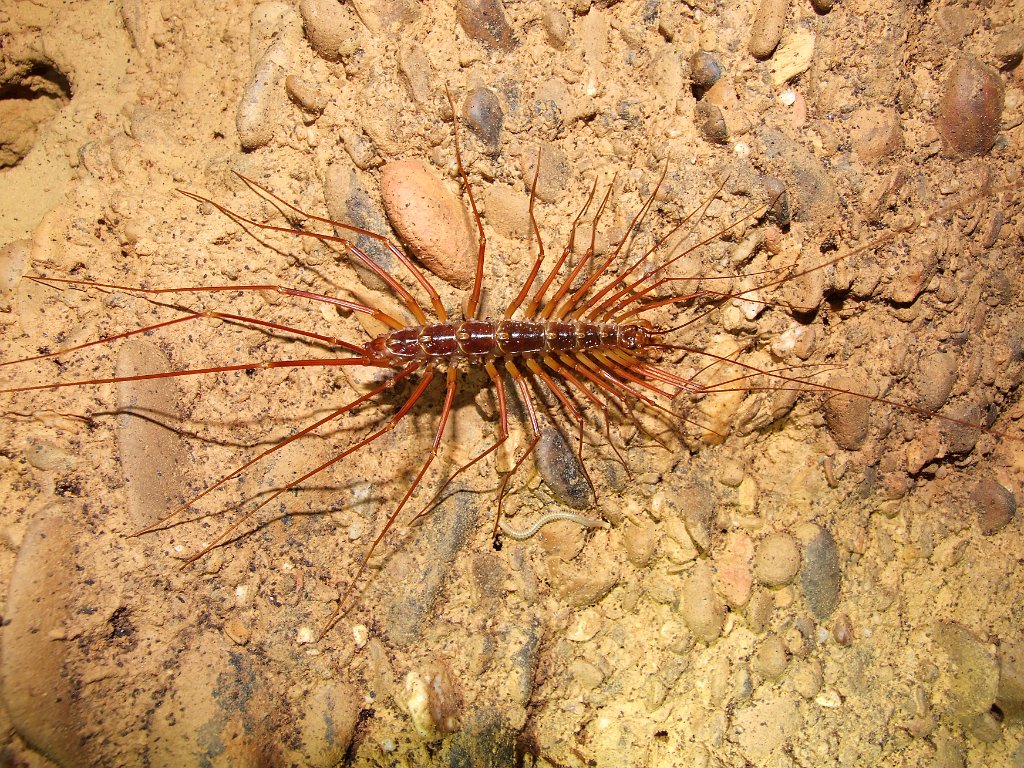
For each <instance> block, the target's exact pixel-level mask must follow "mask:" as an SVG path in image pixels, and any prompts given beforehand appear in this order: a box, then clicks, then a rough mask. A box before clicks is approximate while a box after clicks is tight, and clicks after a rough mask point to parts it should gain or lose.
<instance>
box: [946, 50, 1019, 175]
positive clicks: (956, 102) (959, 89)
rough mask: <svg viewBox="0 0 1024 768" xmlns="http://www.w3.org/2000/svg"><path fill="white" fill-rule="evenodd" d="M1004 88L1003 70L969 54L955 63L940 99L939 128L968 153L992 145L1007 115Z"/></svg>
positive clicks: (979, 150)
mask: <svg viewBox="0 0 1024 768" xmlns="http://www.w3.org/2000/svg"><path fill="white" fill-rule="evenodd" d="M1003 103H1004V88H1003V81H1002V78H1001V77H1000V76H999V73H998V72H997V71H996V70H994V69H993V68H992V67H990V66H988V65H987V64H982V63H981V62H980V61H978V60H977V59H974V58H972V57H970V56H965V57H963V58H961V59H960V60H959V61H957V63H956V64H954V65H953V69H952V70H951V71H950V73H949V76H948V77H947V78H946V83H945V86H944V89H943V94H942V101H941V102H940V103H939V116H938V129H939V133H940V134H942V137H943V138H944V139H946V141H947V142H948V143H949V145H950V146H951V147H953V148H954V149H955V150H956V151H957V152H960V153H961V154H964V155H982V154H985V153H986V152H988V151H989V149H991V148H992V145H993V144H994V143H995V140H996V134H997V133H998V132H999V121H1000V120H1001V119H1002V115H1003Z"/></svg>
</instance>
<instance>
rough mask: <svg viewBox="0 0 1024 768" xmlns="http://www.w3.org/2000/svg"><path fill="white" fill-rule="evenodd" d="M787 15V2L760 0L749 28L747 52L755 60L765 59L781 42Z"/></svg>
mask: <svg viewBox="0 0 1024 768" xmlns="http://www.w3.org/2000/svg"><path fill="white" fill-rule="evenodd" d="M788 14H789V0H761V3H760V5H759V6H758V8H757V13H756V14H755V15H754V19H753V21H752V22H751V23H750V28H751V29H752V30H753V32H751V34H750V41H749V42H748V43H747V50H748V51H750V54H751V55H752V56H754V58H757V59H767V58H768V57H769V56H771V55H772V52H773V51H774V50H775V49H776V47H778V45H779V41H780V40H782V32H783V30H784V29H785V28H786V16H787V15H788Z"/></svg>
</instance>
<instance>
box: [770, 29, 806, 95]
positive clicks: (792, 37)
mask: <svg viewBox="0 0 1024 768" xmlns="http://www.w3.org/2000/svg"><path fill="white" fill-rule="evenodd" d="M814 44H815V36H814V33H813V32H808V31H806V30H796V31H794V32H792V33H791V34H789V35H788V36H787V37H786V39H785V40H783V41H782V44H781V45H780V46H779V47H778V49H777V50H776V51H775V55H774V56H773V57H772V64H771V71H772V83H774V84H775V85H776V86H779V85H782V84H783V83H787V82H789V81H790V80H792V79H793V78H794V77H797V76H798V75H802V74H803V73H804V72H806V71H807V70H808V69H810V68H811V62H812V61H813V60H814Z"/></svg>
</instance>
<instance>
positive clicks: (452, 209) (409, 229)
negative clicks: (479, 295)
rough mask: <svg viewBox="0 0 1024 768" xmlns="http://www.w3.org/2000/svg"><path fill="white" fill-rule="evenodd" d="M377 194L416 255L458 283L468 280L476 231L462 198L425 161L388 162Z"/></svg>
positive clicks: (470, 280)
mask: <svg viewBox="0 0 1024 768" xmlns="http://www.w3.org/2000/svg"><path fill="white" fill-rule="evenodd" d="M381 196H382V197H383V199H384V210H385V211H386V212H387V215H388V219H389V220H390V221H391V224H392V225H393V226H394V228H395V231H397V232H398V236H399V237H400V238H401V239H402V242H404V243H405V244H406V245H407V246H409V249H410V250H411V251H412V252H413V254H414V255H415V256H416V258H418V259H419V260H420V261H421V262H423V264H424V265H425V266H426V267H427V268H428V269H429V270H430V271H431V272H433V273H434V274H435V275H437V276H438V277H440V278H441V279H442V280H445V281H446V282H448V283H451V284H452V285H454V286H456V287H457V288H468V287H470V286H471V285H472V284H473V275H474V273H475V271H476V253H477V246H476V233H475V231H474V229H473V226H472V224H471V223H470V220H469V216H468V214H467V213H466V209H465V207H464V206H463V205H462V201H461V200H459V198H457V197H456V196H455V195H454V194H453V193H452V192H451V191H449V189H448V188H447V187H446V186H445V185H444V184H443V183H442V181H441V179H440V178H438V176H437V174H435V173H434V171H433V170H431V168H430V167H429V166H428V165H427V164H426V163H424V162H421V161H419V160H397V161H395V162H392V163H388V164H387V165H386V166H384V171H383V174H382V176H381Z"/></svg>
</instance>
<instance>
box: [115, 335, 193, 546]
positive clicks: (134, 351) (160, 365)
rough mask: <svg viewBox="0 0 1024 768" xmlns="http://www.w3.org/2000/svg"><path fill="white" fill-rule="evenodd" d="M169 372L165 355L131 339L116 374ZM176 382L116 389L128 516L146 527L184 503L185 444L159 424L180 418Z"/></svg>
mask: <svg viewBox="0 0 1024 768" xmlns="http://www.w3.org/2000/svg"><path fill="white" fill-rule="evenodd" d="M169 369H170V361H168V359H167V356H166V355H164V353H163V352H161V351H160V350H159V348H157V347H156V346H155V345H154V344H152V343H150V342H148V341H145V340H144V339H139V338H133V339H128V340H127V341H125V342H124V344H122V346H121V349H120V350H119V351H118V356H117V375H118V376H135V375H140V374H147V373H158V372H160V371H166V370H169ZM178 399H179V391H178V386H177V384H175V383H174V379H147V380H143V381H125V382H121V383H120V384H118V385H117V407H118V410H119V411H120V415H119V416H118V426H117V444H118V452H119V454H120V456H121V471H122V472H123V473H124V479H125V487H126V495H127V502H128V516H129V518H130V519H131V521H132V524H133V525H134V526H136V527H138V528H143V527H145V526H148V525H150V524H152V523H153V522H155V521H156V520H157V519H158V518H160V517H162V516H163V515H165V514H166V513H167V512H169V511H170V510H171V509H173V508H174V507H175V506H177V505H178V504H181V503H182V501H184V495H185V480H184V471H185V467H186V466H188V461H187V455H188V452H187V450H186V446H185V442H184V440H183V439H182V438H181V436H180V435H179V434H178V433H177V432H174V431H172V430H171V429H169V428H168V427H166V426H163V425H162V424H161V422H166V423H167V424H168V425H169V426H173V425H174V424H175V423H176V422H177V421H178V420H179V419H180V418H181V415H180V413H179V412H178V406H177V403H178Z"/></svg>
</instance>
